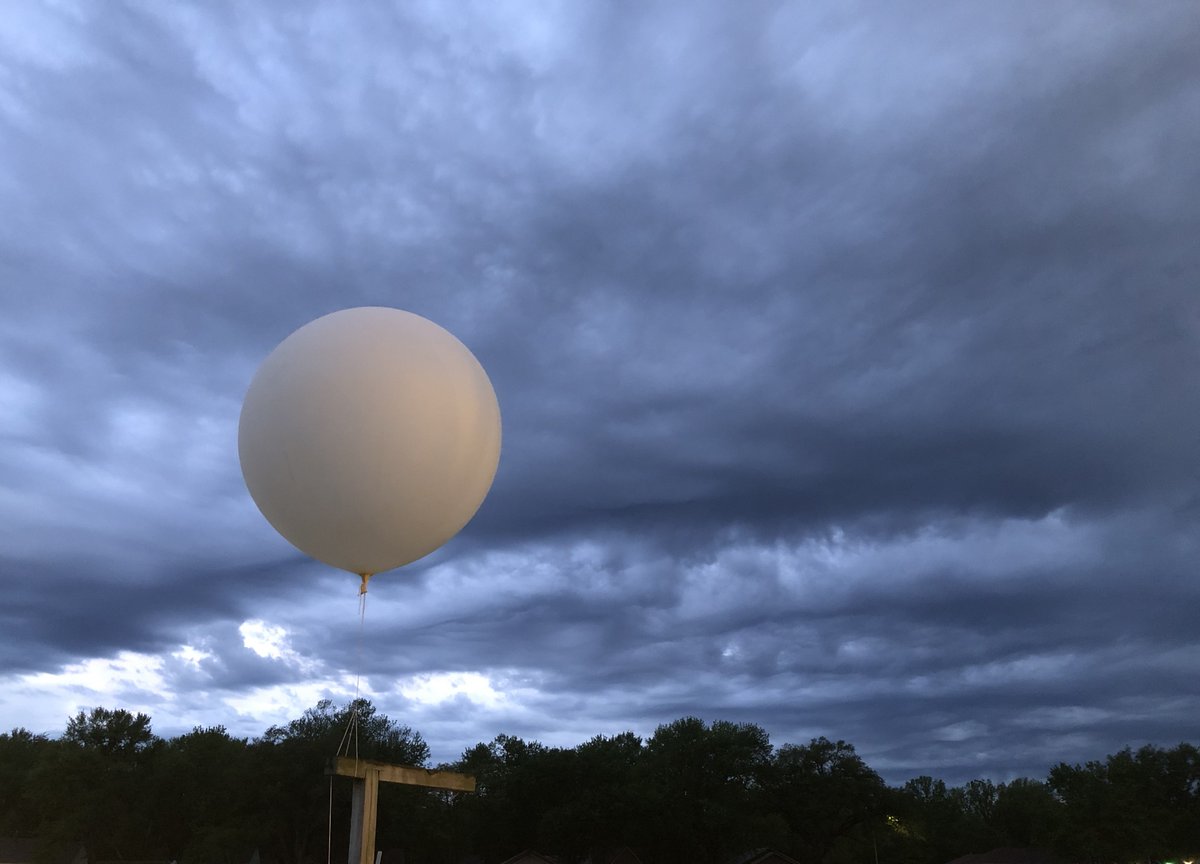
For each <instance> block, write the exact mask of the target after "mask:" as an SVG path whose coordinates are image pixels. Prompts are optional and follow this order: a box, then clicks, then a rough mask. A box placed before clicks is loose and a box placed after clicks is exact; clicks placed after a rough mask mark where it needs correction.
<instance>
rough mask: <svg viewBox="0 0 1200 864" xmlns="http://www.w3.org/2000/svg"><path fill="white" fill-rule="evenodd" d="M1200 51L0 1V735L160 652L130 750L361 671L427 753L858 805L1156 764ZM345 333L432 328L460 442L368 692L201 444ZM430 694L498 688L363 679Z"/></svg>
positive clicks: (316, 600) (400, 582) (1181, 661)
mask: <svg viewBox="0 0 1200 864" xmlns="http://www.w3.org/2000/svg"><path fill="white" fill-rule="evenodd" d="M1198 37H1200V19H1197V18H1196V16H1195V15H1194V11H1193V9H1192V8H1191V6H1190V4H1187V3H1170V2H1163V3H1157V4H1153V5H1152V6H1149V7H1146V6H1140V7H1138V8H1137V9H1133V8H1128V9H1126V8H1125V7H1121V6H1118V5H1107V6H1098V5H1096V4H1091V3H1068V2H1061V3H1051V4H1045V3H1039V4H1033V3H1028V4H1021V3H1018V4H1006V5H1004V6H997V7H995V8H988V9H980V8H978V7H972V8H970V9H968V8H966V7H962V8H959V7H947V6H945V5H944V4H927V5H925V6H923V7H916V11H915V12H914V11H912V9H910V10H909V11H906V12H904V13H903V14H902V13H901V12H900V11H899V10H895V9H892V8H891V7H888V6H883V5H875V4H859V5H853V6H846V5H836V4H830V5H817V6H812V5H811V4H810V5H808V6H803V7H791V6H787V5H777V6H773V7H769V6H760V7H753V8H752V9H747V8H745V7H738V8H737V9H734V8H733V7H726V6H723V5H720V4H702V5H700V6H695V5H690V6H688V7H686V8H683V7H680V8H675V7H674V6H672V5H671V4H649V5H646V4H643V5H640V6H639V7H638V8H637V9H636V10H634V9H632V8H630V9H615V8H609V7H603V8H591V9H580V8H575V7H557V6H551V5H548V4H546V5H543V6H540V7H539V6H538V5H529V4H513V5H512V6H507V7H506V6H504V5H503V4H500V5H497V4H481V5H480V6H478V7H477V8H472V9H470V10H462V11H458V12H457V13H456V14H455V15H454V16H452V17H443V15H442V14H441V13H439V12H438V11H437V10H432V9H430V10H423V11H420V10H415V9H408V10H397V9H389V8H387V6H386V5H385V4H368V5H367V6H366V7H363V8H357V9H355V10H348V9H346V10H343V9H337V8H324V7H322V6H320V5H318V4H313V5H310V6H308V7H297V6H295V4H280V5H278V6H277V7H276V8H271V7H269V6H268V5H267V4H259V5H257V6H255V8H254V9H248V8H245V7H244V6H242V5H238V4H209V5H206V6H204V7H202V8H201V7H187V6H162V5H158V4H142V3H126V4H108V5H105V6H104V7H103V8H100V7H93V6H88V5H80V6H78V7H72V6H69V5H64V6H54V7H50V6H40V5H34V4H29V5H18V6H16V7H14V10H13V11H12V12H11V14H9V13H6V16H5V19H4V21H3V22H0V155H2V156H3V160H4V164H5V166H6V171H5V172H4V174H3V176H2V177H0V208H2V210H3V213H4V214H5V217H4V219H3V220H0V284H2V285H3V286H4V288H3V292H4V293H3V299H4V313H5V314H4V315H3V316H0V406H2V408H0V411H2V416H3V420H2V421H0V481H2V482H0V514H2V515H3V519H2V520H0V579H2V581H3V586H4V592H5V602H4V604H3V605H2V606H0V630H2V632H3V633H4V634H5V636H4V639H3V640H2V641H0V671H2V672H4V673H6V674H8V675H9V676H10V677H11V676H26V678H22V679H20V680H21V681H23V682H25V683H24V684H22V686H27V687H32V688H33V689H32V690H31V691H30V692H31V693H32V695H31V696H30V697H29V698H28V699H26V700H25V701H23V702H21V703H19V704H18V703H6V704H4V705H2V706H0V722H2V723H6V724H7V725H16V724H20V723H27V724H28V723H30V722H31V721H28V720H26V719H25V714H23V712H25V711H28V710H29V705H30V704H33V703H34V702H36V701H37V699H38V696H37V692H38V691H37V687H36V686H34V685H32V684H29V683H28V682H29V681H34V682H37V681H42V682H45V681H48V680H50V679H43V678H29V677H28V676H35V675H37V674H38V673H45V674H47V675H54V674H58V673H61V671H62V670H63V669H64V668H66V667H70V665H71V664H73V663H80V662H84V661H86V660H87V659H88V658H114V657H118V656H119V655H121V652H136V653H140V654H145V655H150V656H154V655H159V656H162V657H164V658H170V657H171V656H173V655H172V652H177V651H178V649H179V646H181V645H191V646H195V647H197V648H199V647H203V648H204V650H205V651H207V652H208V659H205V660H203V661H200V662H198V663H192V664H189V663H184V662H183V661H178V662H176V661H174V660H168V661H164V662H165V664H166V665H165V666H164V667H163V672H162V674H163V675H165V676H166V678H167V680H166V684H165V685H164V687H165V688H166V692H167V693H168V695H169V698H168V696H164V697H163V698H164V699H166V700H167V702H170V704H171V705H174V706H175V708H174V709H172V710H173V711H174V713H173V714H172V715H171V716H173V717H177V718H178V720H179V722H186V723H191V722H230V725H231V726H234V727H235V728H238V729H244V730H245V732H246V734H253V733H254V732H257V731H261V730H262V729H263V728H265V726H266V725H268V723H269V722H274V721H276V720H278V719H280V718H279V717H278V716H276V715H273V714H271V713H270V710H268V709H267V708H263V709H262V710H261V711H259V712H258V713H256V712H255V710H253V709H250V708H244V709H243V710H244V714H245V716H244V717H242V718H241V719H240V720H239V721H238V722H237V723H233V722H231V721H230V720H229V719H228V718H227V717H226V716H223V715H224V714H228V713H229V711H230V709H229V708H228V704H230V703H226V702H223V701H222V700H224V699H235V700H236V699H237V698H238V697H239V696H245V697H246V698H247V699H250V698H251V695H252V694H254V693H256V692H259V691H257V690H255V689H254V688H266V687H270V686H277V687H281V688H285V689H286V688H288V687H289V686H292V685H295V686H294V687H293V689H292V690H290V691H289V692H290V693H291V698H293V699H295V700H303V698H305V696H306V695H309V694H308V691H304V692H301V691H300V690H298V689H296V687H298V686H299V685H300V684H301V683H303V682H304V681H313V682H318V683H317V684H314V685H313V686H314V687H316V688H317V689H318V690H319V689H320V686H321V685H320V684H319V682H322V681H324V682H327V683H328V682H329V681H335V680H341V679H342V678H344V677H345V676H346V675H348V674H350V670H355V669H357V670H359V671H362V672H363V673H364V674H365V676H366V679H367V681H368V682H369V685H370V686H371V687H372V688H373V692H374V693H375V695H376V698H377V701H379V702H380V704H381V707H383V708H384V710H386V711H388V713H390V714H392V715H393V716H403V717H404V718H405V719H406V720H408V722H412V723H413V725H415V726H417V727H418V728H422V729H423V731H424V732H425V734H426V735H427V736H428V737H430V739H431V740H432V741H433V742H434V744H435V750H437V749H438V748H441V749H440V751H439V752H437V753H436V754H435V755H437V756H438V757H439V758H452V757H453V756H454V755H456V748H461V747H462V746H464V745H465V744H469V743H472V742H473V741H475V740H480V739H487V738H490V737H492V736H493V735H494V734H496V733H498V732H501V731H507V732H514V733H518V734H526V735H530V736H533V737H540V738H543V739H545V740H562V741H563V743H571V742H574V741H577V740H582V739H583V738H585V737H588V736H590V735H591V734H594V733H596V732H612V731H619V730H620V729H623V728H635V729H636V730H638V731H641V732H643V733H644V732H648V731H650V730H652V729H653V727H654V725H655V724H656V723H659V722H664V721H667V720H671V719H674V718H675V717H677V716H680V715H682V714H685V713H696V714H699V715H702V716H705V717H716V716H721V717H730V718H733V719H745V720H753V721H756V722H761V723H763V724H764V725H766V726H767V727H768V729H769V730H770V731H771V732H772V734H773V735H774V736H775V740H776V741H778V742H782V741H786V740H803V739H805V738H806V737H808V736H811V735H818V734H825V735H830V736H832V737H843V738H846V739H848V740H850V741H852V742H853V743H855V744H856V745H857V746H858V747H859V749H860V751H861V752H862V753H863V755H864V756H865V757H866V758H867V761H868V762H869V763H870V764H871V765H872V766H874V767H876V768H877V769H878V770H881V771H882V772H884V773H885V776H887V777H888V778H889V779H892V780H902V779H904V778H905V777H907V776H911V775H913V774H917V773H932V774H936V775H939V776H944V777H946V778H947V779H951V780H954V779H964V778H967V777H971V776H983V775H990V776H994V777H998V778H1000V777H1005V776H1012V775H1014V774H1018V773H1028V774H1033V775H1035V776H1036V775H1041V774H1043V773H1044V772H1045V770H1046V768H1047V767H1048V766H1049V764H1051V763H1052V762H1053V761H1056V760H1059V759H1068V760H1073V759H1083V758H1094V757H1097V756H1101V755H1103V753H1105V752H1109V751H1111V750H1113V749H1115V748H1118V747H1121V746H1124V745H1125V744H1136V743H1139V742H1142V741H1155V742H1159V743H1166V744H1170V743H1174V742H1176V741H1178V740H1181V739H1184V738H1186V737H1188V736H1189V735H1190V734H1192V727H1193V726H1194V724H1193V723H1191V722H1190V721H1191V720H1192V719H1193V718H1194V717H1195V714H1196V711H1197V709H1198V708H1200V703H1198V702H1197V697H1196V695H1195V688H1194V684H1193V683H1192V678H1193V677H1194V670H1195V669H1196V668H1197V664H1198V662H1200V642H1198V641H1197V639H1196V637H1195V635H1194V632H1193V631H1194V625H1193V623H1192V621H1191V620H1190V611H1189V610H1194V609H1196V608H1197V600H1198V599H1200V598H1198V597H1197V594H1198V593H1200V588H1197V582H1196V579H1195V575H1196V571H1195V563H1194V562H1195V561H1196V560H1197V555H1196V553H1197V552H1198V551H1200V549H1198V548H1197V547H1198V546H1200V541H1198V540H1197V537H1198V534H1197V531H1196V527H1195V526H1196V520H1197V516H1198V515H1200V494H1198V491H1197V490H1198V488H1200V485H1198V483H1197V480H1198V477H1197V465H1200V460H1198V457H1200V452H1198V450H1200V447H1198V441H1200V439H1198V438H1197V429H1198V428H1200V389H1198V388H1197V386H1196V383H1195V382H1196V380H1197V378H1196V375H1197V369H1198V366H1200V364H1198V361H1200V338H1198V337H1200V299H1198V297H1200V295H1198V293H1197V275H1198V274H1200V252H1198V251H1197V249H1198V248H1200V247H1198V246H1197V244H1196V243H1195V237H1196V236H1200V208H1197V206H1196V201H1197V200H1200V167H1198V166H1200V163H1198V162H1197V161H1196V159H1195V158H1194V154H1195V153H1196V152H1197V151H1198V145H1200V61H1198V60H1197V58H1196V54H1195V50H1194V46H1195V44H1196V43H1197V39H1198ZM360 304H383V305H394V306H399V307H402V308H406V309H410V310H412V311H414V312H417V313H419V314H423V315H426V316H428V317H430V318H432V319H434V320H436V321H438V322H439V323H441V324H443V325H444V326H446V327H448V328H449V329H450V330H452V331H453V332H455V333H456V334H457V335H459V337H460V338H462V339H463V341H465V342H466V343H467V344H468V345H469V346H470V347H471V348H472V350H473V351H475V353H476V354H477V356H479V358H480V359H481V361H482V362H483V363H484V365H485V367H486V368H487V369H488V370H489V373H490V374H491V376H492V379H493V382H494V384H495V386H496V390H497V392H498V394H499V397H500V400H501V406H502V410H503V412H504V420H505V449H504V455H503V459H502V463H501V469H500V473H499V475H498V478H497V482H496V486H495V488H494V490H493V492H492V494H491V496H490V498H489V499H488V501H487V502H486V503H485V505H484V507H483V509H482V510H481V512H480V514H479V516H478V517H477V518H476V520H475V522H473V523H472V525H471V526H470V527H469V528H468V529H467V531H466V532H465V533H464V534H463V535H462V536H461V537H460V538H458V539H457V540H455V541H454V542H453V543H452V544H451V545H450V546H449V547H448V548H447V549H445V550H443V551H442V552H440V553H437V554H436V555H435V556H433V557H432V558H431V559H429V560H427V561H425V562H421V563H420V564H417V565H414V566H413V567H412V568H410V572H409V573H407V574H395V575H394V576H387V577H380V579H379V580H377V582H376V583H375V584H377V585H378V587H377V588H376V590H375V592H374V593H373V594H372V602H373V603H378V604H379V606H378V607H374V606H373V608H372V610H371V613H372V614H371V615H369V626H368V629H367V631H366V632H367V633H368V634H369V640H370V641H369V644H370V645H371V646H372V647H371V650H369V651H367V652H366V656H365V658H363V657H360V656H358V652H357V649H356V647H355V639H354V637H353V632H354V630H355V627H356V622H354V620H353V614H352V612H348V613H347V615H346V616H345V620H338V618H337V616H336V615H335V616H332V617H331V615H330V614H329V611H328V610H329V609H330V608H331V607H330V604H331V603H332V602H335V601H334V600H333V598H334V597H336V596H341V594H340V593H339V592H344V593H346V594H348V595H349V594H350V593H351V592H352V590H353V586H352V585H350V583H349V582H346V583H345V584H344V585H343V584H342V583H340V582H338V581H337V580H336V579H334V578H333V577H331V576H330V575H329V574H327V573H324V572H323V571H322V569H321V568H319V567H315V566H314V565H311V564H306V563H304V561H303V559H302V558H301V557H300V556H298V555H297V554H295V553H293V552H292V551H291V550H290V549H289V547H287V545H286V544H285V543H284V542H283V541H282V540H281V539H279V538H277V537H275V536H274V534H273V532H272V531H271V529H270V528H269V526H267V525H266V524H265V522H263V520H262V519H261V517H260V516H259V515H258V513H257V511H256V510H255V509H254V507H253V504H252V503H251V502H250V501H249V499H248V497H247V495H246V493H245V491H244V487H243V486H242V483H241V479H240V475H239V472H238V467H237V456H236V440H235V439H236V434H235V431H236V423H237V414H238V410H239V408H240V400H241V397H242V394H243V393H244V391H245V387H246V385H247V384H248V382H249V379H250V376H251V375H252V374H253V371H254V369H255V368H256V366H257V364H258V363H259V362H260V361H261V359H262V358H263V357H265V355H266V354H267V353H268V352H269V351H270V350H271V348H272V347H274V345H275V344H277V343H278V341H279V340H281V339H282V338H283V337H284V336H286V335H287V334H288V333H289V332H291V331H292V330H293V329H295V328H296V327H298V326H300V325H301V324H303V323H305V322H306V321H308V320H310V319H312V318H314V317H316V316H318V315H320V314H323V313H326V312H329V311H332V310H334V309H337V308H342V307H345V306H352V305H360ZM335 586H337V587H335ZM388 594H391V595H392V596H391V599H388V597H387V595H388ZM381 595H382V599H380V597H381ZM339 602H340V601H339ZM346 602H347V603H348V602H349V600H347V601H346ZM252 618H253V619H264V620H269V621H270V622H273V624H274V625H278V626H281V627H284V628H285V629H286V630H287V631H288V632H289V633H290V634H291V644H292V645H293V646H294V647H295V649H296V651H297V652H298V654H297V657H296V658H293V661H287V660H286V658H285V659H280V658H278V657H276V658H271V657H260V656H259V655H258V654H255V653H253V652H252V651H250V650H249V649H248V648H247V647H245V646H244V645H243V639H242V637H241V636H239V631H238V627H239V625H240V624H241V623H242V622H244V621H246V620H248V619H252ZM347 634H350V635H347ZM386 646H396V648H395V650H392V649H391V648H390V647H386ZM297 658H298V659H297ZM289 664H291V665H289ZM466 671H477V672H480V673H481V674H484V675H486V676H488V679H489V680H490V681H491V682H492V686H493V687H495V688H496V690H497V692H500V691H503V692H504V693H506V694H507V696H506V697H505V699H503V700H501V701H500V702H499V703H498V705H499V707H496V706H492V708H490V709H488V710H483V709H481V708H479V704H478V703H477V702H472V703H469V704H470V705H473V706H475V709H476V711H475V713H476V714H477V717H478V719H477V720H476V721H474V722H464V721H463V720H462V716H463V713H464V712H463V711H462V710H461V709H462V708H463V706H464V705H465V704H467V703H464V702H462V700H463V699H464V698H466V697H464V696H461V695H460V696H458V697H456V699H457V700H458V701H454V700H453V699H452V700H450V701H441V702H436V701H429V700H428V699H427V700H426V701H424V702H423V701H421V700H420V699H418V698H416V697H412V698H411V699H410V698H409V696H405V695H404V694H403V693H401V692H400V690H399V689H397V688H398V687H399V685H397V684H396V683H395V682H398V681H403V680H409V679H411V678H412V676H420V675H429V674H435V673H450V672H454V673H458V672H466ZM13 680H16V679H15V678H14V679H13ZM39 686H40V685H39ZM47 686H48V685H47ZM80 687H82V685H80ZM505 688H507V689H505ZM94 692H95V691H94V690H88V689H87V688H83V689H79V690H78V699H79V700H82V704H87V699H88V698H91V697H92V696H93V695H94ZM408 692H409V693H410V694H411V692H412V690H411V688H409V691H408ZM131 697H133V698H138V699H142V700H144V701H145V704H146V706H147V707H148V708H150V709H153V708H154V707H155V703H153V700H150V697H149V696H147V694H146V691H145V688H142V689H141V690H136V691H134V692H131ZM56 698H57V697H56ZM264 698H265V697H264ZM31 700H32V701H31ZM146 700H149V701H146ZM43 701H44V702H45V705H46V706H47V707H46V711H47V712H49V711H51V706H52V704H56V703H53V702H52V700H51V699H50V697H49V696H45V697H44V699H43ZM164 704H165V703H164ZM237 704H239V705H243V704H249V703H237ZM296 704H301V703H299V702H298V703H296ZM288 707H294V706H283V707H280V706H278V705H276V706H275V708H277V709H278V710H281V711H286V710H287V708H288ZM163 710H164V711H165V710H166V709H165V708H164V709H163ZM272 710H274V709H272ZM152 713H153V710H152ZM156 716H157V715H156ZM286 716H288V715H287V714H286V713H284V714H283V717H286ZM293 716H294V715H293ZM160 725H161V724H160Z"/></svg>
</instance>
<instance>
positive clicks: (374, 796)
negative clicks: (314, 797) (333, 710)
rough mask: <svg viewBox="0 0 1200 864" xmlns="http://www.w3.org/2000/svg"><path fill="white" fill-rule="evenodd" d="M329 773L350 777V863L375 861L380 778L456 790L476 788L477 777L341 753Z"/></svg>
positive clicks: (393, 781) (467, 790) (331, 762)
mask: <svg viewBox="0 0 1200 864" xmlns="http://www.w3.org/2000/svg"><path fill="white" fill-rule="evenodd" d="M325 773H326V774H334V775H337V776H338V777H350V778H352V779H353V780H354V788H353V790H352V793H351V798H350V856H349V859H348V864H375V824H376V822H377V821H378V815H379V782H380V781H381V780H382V781H383V782H385V783H403V784H405V785H406V786H428V787H430V788H433V789H451V790H453V791H455V792H474V791H475V778H474V777H472V776H471V775H470V774H456V773H455V772H453V771H430V770H429V769H428V768H417V767H415V766H412V765H390V764H388V763H387V762H376V761H374V760H373V759H353V758H351V757H349V756H338V757H336V758H335V759H333V760H331V761H330V763H329V765H328V766H327V767H326V768H325Z"/></svg>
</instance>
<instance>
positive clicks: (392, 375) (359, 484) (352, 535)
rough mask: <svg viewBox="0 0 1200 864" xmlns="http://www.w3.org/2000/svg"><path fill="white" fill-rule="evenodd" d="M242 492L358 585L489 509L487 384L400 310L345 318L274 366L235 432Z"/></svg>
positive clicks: (271, 359) (280, 356)
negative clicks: (482, 509) (357, 577)
mask: <svg viewBox="0 0 1200 864" xmlns="http://www.w3.org/2000/svg"><path fill="white" fill-rule="evenodd" d="M238 453H239V456H240V458H241V464H242V475H243V476H244V477H245V480H246V487H247V488H248V489H249V490H250V496H251V497H252V498H253V499H254V503H255V504H257V505H258V509H259V510H261V511H262V514H263V516H265V517H266V519H267V521H268V522H270V523H271V525H273V526H274V527H275V529H276V530H277V531H278V532H279V533H280V534H282V535H283V536H284V537H285V538H286V539H287V540H289V541H290V542H291V543H292V544H293V545H295V546H296V547H297V548H299V549H300V550H301V551H302V552H305V553H306V554H308V555H311V556H312V557H313V558H316V559H317V560H319V561H324V562H325V563H326V564H330V565H332V566H334V567H339V568H341V569H343V570H348V571H350V572H352V573H357V574H360V575H362V576H363V588H364V590H365V587H366V578H367V576H369V575H370V574H374V573H381V572H383V571H385V570H391V569H393V568H395V567H399V566H401V565H402V564H407V563H409V562H410V561H415V560H417V559H418V558H421V557H423V556H425V555H428V554H429V553H430V552H432V551H433V550H435V549H437V548H438V547H439V546H441V545H442V544H443V543H445V542H446V541H447V540H449V539H450V538H451V537H453V536H454V535H455V534H457V533H458V531H459V530H460V529H461V528H462V527H463V526H464V525H466V524H467V522H468V521H470V519H471V517H472V516H474V515H475V512H476V510H478V509H479V505H480V504H482V503H483V499H484V497H485V496H486V495H487V492H488V489H489V488H490V487H491V485H492V480H493V478H494V477H495V475H496V467H497V464H498V462H499V458H500V407H499V405H498V404H497V402H496V394H495V391H494V390H493V389H492V384H491V382H490V381H489V380H488V376H487V373H486V372H484V370H483V367H482V366H480V364H479V361H478V360H476V359H475V356H474V355H473V354H471V352H470V351H469V350H467V348H466V346H464V345H463V344H462V343H461V342H459V341H458V339H456V338H455V337H454V336H452V335H451V334H450V333H449V332H447V331H446V330H444V329H442V328H441V327H439V326H438V325H437V324H434V323H433V322H432V321H428V320H426V319H425V318H422V317H420V316H419V315H414V314H412V313H410V312H403V311H401V310H399V309H387V308H381V307H363V308H357V309H344V310H342V311H340V312H334V313H332V314H330V315H326V316H324V317H323V318H318V319H317V320H316V321H313V322H311V323H309V324H306V325H305V326H303V327H301V328H300V329H299V330H297V331H296V332H295V333H293V334H292V335H291V336H289V337H288V338H287V339H285V340H284V341H283V342H281V343H280V344H279V346H278V347H277V348H276V349H275V350H274V351H273V352H271V354H270V355H269V356H268V357H267V359H266V360H265V361H263V364H262V366H261V367H260V368H259V370H258V372H257V373H256V374H255V376H254V379H253V381H252V382H251V383H250V389H249V390H248V391H247V393H246V399H245V402H244V403H243V405H242V415H241V420H240V422H239V425H238Z"/></svg>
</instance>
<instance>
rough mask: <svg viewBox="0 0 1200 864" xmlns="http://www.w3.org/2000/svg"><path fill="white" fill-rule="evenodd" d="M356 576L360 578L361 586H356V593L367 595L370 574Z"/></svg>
mask: <svg viewBox="0 0 1200 864" xmlns="http://www.w3.org/2000/svg"><path fill="white" fill-rule="evenodd" d="M358 575H359V576H361V577H362V585H359V586H358V593H359V594H366V593H367V582H369V581H370V580H371V574H370V573H359V574H358Z"/></svg>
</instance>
